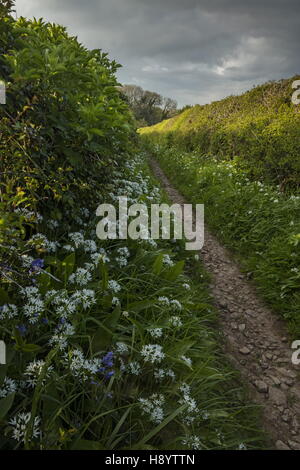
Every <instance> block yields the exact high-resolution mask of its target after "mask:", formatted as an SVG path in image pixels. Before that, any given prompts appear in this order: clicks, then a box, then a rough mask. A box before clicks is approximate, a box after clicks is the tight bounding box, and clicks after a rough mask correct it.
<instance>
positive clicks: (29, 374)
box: [24, 360, 53, 387]
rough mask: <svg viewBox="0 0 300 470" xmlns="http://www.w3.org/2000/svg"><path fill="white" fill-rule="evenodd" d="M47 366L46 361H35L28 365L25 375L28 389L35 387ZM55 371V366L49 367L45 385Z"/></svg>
mask: <svg viewBox="0 0 300 470" xmlns="http://www.w3.org/2000/svg"><path fill="white" fill-rule="evenodd" d="M44 365H45V361H41V360H39V361H33V362H30V364H28V366H27V367H26V369H25V372H24V375H25V376H26V385H27V386H28V387H35V386H36V384H37V381H38V378H39V376H40V374H41V372H42V369H43V367H44ZM52 371H53V366H49V367H48V369H47V373H46V377H45V378H44V379H43V385H44V384H45V382H46V380H47V379H48V378H49V377H50V375H51V372H52Z"/></svg>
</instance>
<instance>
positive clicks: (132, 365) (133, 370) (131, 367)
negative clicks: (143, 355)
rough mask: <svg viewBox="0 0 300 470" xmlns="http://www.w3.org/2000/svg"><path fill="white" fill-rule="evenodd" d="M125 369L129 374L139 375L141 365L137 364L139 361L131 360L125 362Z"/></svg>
mask: <svg viewBox="0 0 300 470" xmlns="http://www.w3.org/2000/svg"><path fill="white" fill-rule="evenodd" d="M127 370H128V372H129V374H132V375H139V374H140V373H141V371H142V368H141V365H140V364H139V362H136V361H133V362H129V363H128V364H127Z"/></svg>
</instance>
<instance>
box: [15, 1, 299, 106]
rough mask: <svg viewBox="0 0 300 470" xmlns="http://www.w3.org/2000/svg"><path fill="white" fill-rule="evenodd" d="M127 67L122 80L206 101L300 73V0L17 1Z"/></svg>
mask: <svg viewBox="0 0 300 470" xmlns="http://www.w3.org/2000/svg"><path fill="white" fill-rule="evenodd" d="M17 10H18V14H19V15H21V14H23V15H24V16H30V17H31V16H36V17H41V16H43V17H45V18H46V19H48V20H51V21H56V22H59V23H63V24H65V25H66V26H68V29H69V31H70V32H71V33H72V34H76V35H77V36H78V38H79V40H80V41H81V42H83V43H84V44H85V45H86V46H87V47H90V48H96V47H100V48H101V49H103V50H105V51H108V52H109V53H110V56H111V58H114V59H116V60H117V61H119V62H120V63H122V64H123V69H121V71H120V72H119V79H120V80H121V81H122V82H124V83H136V84H139V85H141V86H142V87H144V88H148V89H150V90H154V91H157V92H160V93H162V94H164V95H167V96H170V97H173V98H175V99H177V100H178V101H179V103H180V104H186V103H192V104H193V103H196V102H200V103H207V102H209V101H211V100H215V99H219V98H221V97H224V96H226V95H228V94H237V93H240V92H242V91H244V90H246V89H248V88H251V87H252V85H253V84H258V83H262V82H264V81H267V80H272V79H279V78H283V77H288V76H291V75H294V74H296V73H299V72H300V58H299V54H298V48H299V39H300V34H299V31H300V24H299V23H300V19H299V18H300V17H299V13H300V2H299V0H272V1H270V0H269V1H258V0H254V1H250V0H249V1H247V2H245V1H238V0H151V1H149V0H86V1H85V2H82V1H81V0H64V1H61V0H17Z"/></svg>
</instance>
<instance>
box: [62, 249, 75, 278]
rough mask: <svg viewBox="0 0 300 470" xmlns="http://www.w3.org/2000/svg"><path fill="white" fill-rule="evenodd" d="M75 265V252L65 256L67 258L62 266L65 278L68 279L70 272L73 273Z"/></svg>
mask: <svg viewBox="0 0 300 470" xmlns="http://www.w3.org/2000/svg"><path fill="white" fill-rule="evenodd" d="M74 265H75V253H71V254H69V255H68V256H66V257H65V259H64V260H63V261H62V263H61V267H62V275H63V277H64V280H65V281H67V279H68V278H69V276H70V274H72V272H73V269H74Z"/></svg>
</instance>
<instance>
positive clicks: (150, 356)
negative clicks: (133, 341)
mask: <svg viewBox="0 0 300 470" xmlns="http://www.w3.org/2000/svg"><path fill="white" fill-rule="evenodd" d="M141 355H142V356H143V358H144V361H145V362H150V363H151V364H154V363H155V362H161V361H162V360H163V359H164V357H165V353H164V352H163V349H162V346H160V345H159V344H146V345H145V346H143V347H142V350H141Z"/></svg>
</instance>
